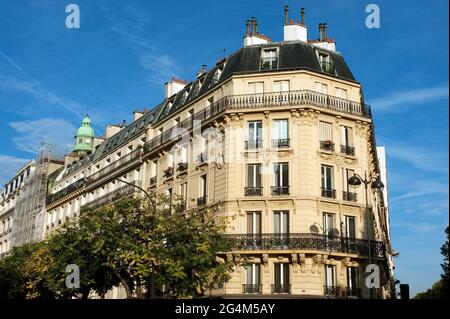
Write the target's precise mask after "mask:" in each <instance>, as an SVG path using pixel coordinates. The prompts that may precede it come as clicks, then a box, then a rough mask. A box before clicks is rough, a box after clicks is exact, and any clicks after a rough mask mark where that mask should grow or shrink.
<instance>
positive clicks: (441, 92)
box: [369, 83, 449, 111]
mask: <svg viewBox="0 0 450 319" xmlns="http://www.w3.org/2000/svg"><path fill="white" fill-rule="evenodd" d="M448 92H449V88H448V83H445V84H442V85H439V86H435V87H427V88H421V89H415V90H405V91H399V92H393V93H390V94H388V95H386V96H382V97H378V98H375V99H373V100H369V104H371V105H372V107H373V108H374V109H375V110H377V111H394V110H398V109H399V108H400V107H410V106H412V105H418V104H422V103H429V102H431V101H437V100H440V99H444V98H448Z"/></svg>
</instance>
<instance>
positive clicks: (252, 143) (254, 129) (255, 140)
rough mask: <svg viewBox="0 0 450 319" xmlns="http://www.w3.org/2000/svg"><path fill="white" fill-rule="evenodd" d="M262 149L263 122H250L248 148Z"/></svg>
mask: <svg viewBox="0 0 450 319" xmlns="http://www.w3.org/2000/svg"><path fill="white" fill-rule="evenodd" d="M260 147H262V121H252V122H248V142H247V148H249V149H252V148H260Z"/></svg>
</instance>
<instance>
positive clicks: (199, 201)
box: [197, 196, 206, 205]
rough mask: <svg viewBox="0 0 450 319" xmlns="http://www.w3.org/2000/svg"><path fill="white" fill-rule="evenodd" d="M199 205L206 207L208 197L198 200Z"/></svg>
mask: <svg viewBox="0 0 450 319" xmlns="http://www.w3.org/2000/svg"><path fill="white" fill-rule="evenodd" d="M197 205H206V196H201V197H199V198H197Z"/></svg>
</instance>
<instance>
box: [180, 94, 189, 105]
mask: <svg viewBox="0 0 450 319" xmlns="http://www.w3.org/2000/svg"><path fill="white" fill-rule="evenodd" d="M187 96H188V92H187V91H184V92H183V95H182V96H181V98H180V105H183V104H184V103H185V102H186V98H187Z"/></svg>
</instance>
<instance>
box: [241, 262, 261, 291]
mask: <svg viewBox="0 0 450 319" xmlns="http://www.w3.org/2000/svg"><path fill="white" fill-rule="evenodd" d="M246 268H247V271H246V272H247V274H246V275H247V276H246V277H247V278H246V285H244V293H261V271H260V264H255V263H252V264H249V265H247V267H246Z"/></svg>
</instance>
